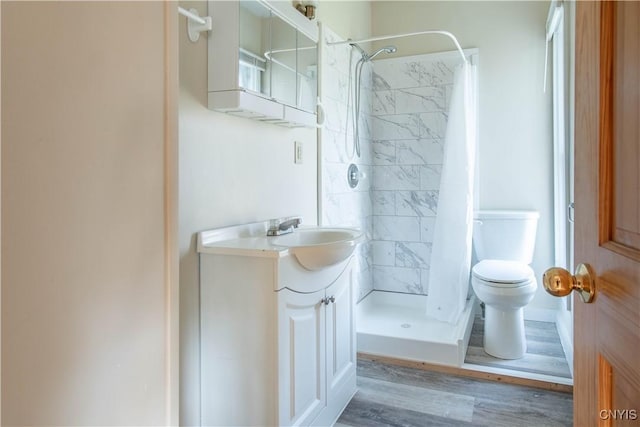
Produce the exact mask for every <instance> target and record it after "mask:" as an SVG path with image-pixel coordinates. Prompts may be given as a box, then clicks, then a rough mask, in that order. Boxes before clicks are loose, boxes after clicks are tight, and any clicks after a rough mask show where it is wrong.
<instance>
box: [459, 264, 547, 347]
mask: <svg viewBox="0 0 640 427" xmlns="http://www.w3.org/2000/svg"><path fill="white" fill-rule="evenodd" d="M471 274H472V276H471V285H472V287H473V290H474V292H475V293H476V295H477V296H478V298H479V299H480V301H482V302H484V304H485V320H484V350H485V352H487V354H490V355H491V356H494V357H498V358H501V359H519V358H521V357H522V356H524V354H525V353H526V351H527V340H526V337H525V330H524V306H526V305H527V304H529V303H530V302H531V300H532V299H533V296H534V295H535V292H536V289H537V287H538V284H537V282H536V278H535V274H534V272H533V270H532V269H531V267H529V266H528V265H527V264H524V263H522V262H518V261H505V260H483V261H480V262H479V263H478V264H476V265H475V266H474V267H473V269H472V273H471Z"/></svg>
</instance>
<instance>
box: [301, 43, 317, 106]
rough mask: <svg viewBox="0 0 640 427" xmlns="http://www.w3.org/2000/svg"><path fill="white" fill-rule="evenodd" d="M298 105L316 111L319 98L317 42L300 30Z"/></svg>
mask: <svg viewBox="0 0 640 427" xmlns="http://www.w3.org/2000/svg"><path fill="white" fill-rule="evenodd" d="M297 47H298V50H297V52H298V62H297V66H296V69H297V70H298V75H297V82H296V83H297V87H296V91H297V102H296V104H297V106H298V108H300V109H301V110H305V111H308V112H311V113H315V111H316V99H317V98H318V47H317V44H316V43H315V42H314V41H313V40H311V39H310V38H308V37H307V36H305V35H304V34H303V33H301V32H298V45H297Z"/></svg>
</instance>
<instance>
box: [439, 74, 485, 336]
mask: <svg viewBox="0 0 640 427" xmlns="http://www.w3.org/2000/svg"><path fill="white" fill-rule="evenodd" d="M476 85H477V81H476V66H475V65H471V64H470V63H466V64H462V65H461V66H459V67H458V68H457V69H456V72H455V76H454V86H453V93H452V95H451V102H450V107H449V118H448V122H447V131H446V136H445V146H444V158H443V165H442V175H441V178H440V179H441V181H440V192H439V195H438V210H437V216H436V223H435V230H434V238H433V247H432V252H431V264H430V269H429V297H428V298H427V315H428V316H431V317H434V318H435V319H437V320H440V321H444V322H449V323H457V321H458V317H459V316H460V314H461V313H462V311H463V310H464V307H465V304H466V299H467V294H468V290H469V272H470V268H471V236H472V230H473V209H474V206H473V201H474V167H475V156H476V154H475V151H476V114H477V112H476Z"/></svg>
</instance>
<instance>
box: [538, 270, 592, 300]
mask: <svg viewBox="0 0 640 427" xmlns="http://www.w3.org/2000/svg"><path fill="white" fill-rule="evenodd" d="M595 279H596V275H595V274H594V273H593V269H592V268H591V266H590V265H589V264H580V265H578V266H577V267H576V274H574V275H573V276H572V275H571V273H569V272H568V271H567V270H565V269H564V268H559V267H553V268H550V269H548V270H547V271H545V272H544V274H543V275H542V283H543V284H544V289H545V290H546V291H547V292H549V293H550V294H551V295H553V296H554V297H564V296H567V295H569V294H570V293H571V291H573V290H576V291H578V292H579V293H580V298H581V299H582V302H586V303H590V302H591V301H593V297H594V296H595V294H596V281H595Z"/></svg>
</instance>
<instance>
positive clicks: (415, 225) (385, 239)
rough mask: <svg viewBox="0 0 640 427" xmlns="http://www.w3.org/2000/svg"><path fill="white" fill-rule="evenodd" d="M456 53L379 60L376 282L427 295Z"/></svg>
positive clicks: (376, 65)
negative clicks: (453, 54) (454, 54)
mask: <svg viewBox="0 0 640 427" xmlns="http://www.w3.org/2000/svg"><path fill="white" fill-rule="evenodd" d="M457 63H459V58H456V57H455V56H451V55H448V54H431V55H419V56H411V57H404V58H391V59H383V60H379V61H374V66H373V75H372V78H373V98H372V106H371V108H372V117H371V125H372V132H373V139H374V140H373V143H372V155H373V157H372V164H373V182H372V188H371V197H372V204H373V233H372V256H373V286H374V289H376V290H385V291H394V292H405V293H415V294H428V287H429V284H428V279H429V262H430V258H431V248H432V242H433V230H434V225H435V219H436V213H437V207H438V192H439V188H440V174H441V170H442V160H443V144H444V137H445V131H446V125H447V112H448V110H449V108H448V107H449V98H450V93H451V88H452V84H453V72H454V67H455V65H456V64H457Z"/></svg>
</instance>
